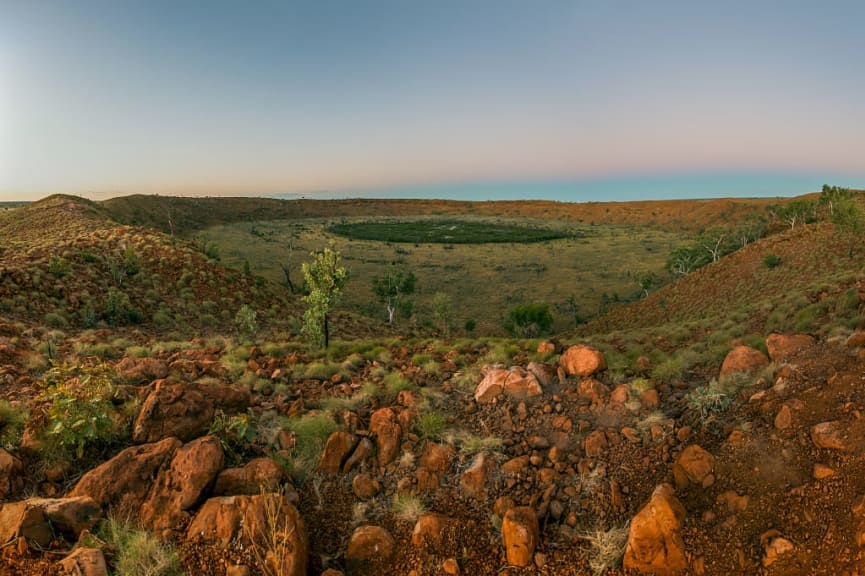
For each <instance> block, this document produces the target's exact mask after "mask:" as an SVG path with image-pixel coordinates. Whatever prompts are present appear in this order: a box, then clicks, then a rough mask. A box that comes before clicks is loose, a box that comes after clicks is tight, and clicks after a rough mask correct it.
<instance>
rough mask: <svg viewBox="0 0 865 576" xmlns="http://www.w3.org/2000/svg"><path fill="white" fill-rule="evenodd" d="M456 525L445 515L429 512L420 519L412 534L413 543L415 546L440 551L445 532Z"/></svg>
mask: <svg viewBox="0 0 865 576" xmlns="http://www.w3.org/2000/svg"><path fill="white" fill-rule="evenodd" d="M453 524H454V519H453V518H451V517H450V516H445V515H444V514H438V513H436V512H427V513H426V514H423V515H421V517H420V518H418V520H417V523H416V524H415V525H414V530H413V531H412V533H411V543H412V544H414V545H415V546H430V547H432V548H433V549H434V550H440V549H441V548H442V543H443V541H444V537H445V531H446V530H447V529H448V528H450V527H451V526H452V525H453Z"/></svg>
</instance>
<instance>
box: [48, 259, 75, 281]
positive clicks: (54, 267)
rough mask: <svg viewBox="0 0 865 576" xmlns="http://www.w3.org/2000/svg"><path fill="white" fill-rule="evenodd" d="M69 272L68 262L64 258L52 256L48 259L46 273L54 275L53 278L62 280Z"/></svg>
mask: <svg viewBox="0 0 865 576" xmlns="http://www.w3.org/2000/svg"><path fill="white" fill-rule="evenodd" d="M70 270H71V268H70V266H69V262H67V261H66V259H65V258H61V257H60V256H57V255H52V256H51V257H50V258H49V259H48V272H50V273H51V274H52V275H54V277H55V278H63V277H64V276H66V275H67V274H69V271H70Z"/></svg>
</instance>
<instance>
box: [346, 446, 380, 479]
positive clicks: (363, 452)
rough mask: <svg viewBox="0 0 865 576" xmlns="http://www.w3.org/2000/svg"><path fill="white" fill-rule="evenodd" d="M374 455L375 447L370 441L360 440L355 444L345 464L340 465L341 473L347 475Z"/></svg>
mask: <svg viewBox="0 0 865 576" xmlns="http://www.w3.org/2000/svg"><path fill="white" fill-rule="evenodd" d="M374 455H375V445H374V444H373V443H372V441H371V440H370V439H369V438H361V439H360V442H358V443H357V447H356V448H355V449H354V452H352V453H351V456H349V457H348V459H347V460H346V461H345V464H343V465H342V473H343V474H348V473H349V472H351V471H352V469H354V467H355V466H358V465H360V464H361V463H362V462H364V461H366V460H368V459H370V458H372V457H373V456H374Z"/></svg>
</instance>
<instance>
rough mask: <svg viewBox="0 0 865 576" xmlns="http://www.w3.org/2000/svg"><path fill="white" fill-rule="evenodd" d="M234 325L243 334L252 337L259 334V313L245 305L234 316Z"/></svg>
mask: <svg viewBox="0 0 865 576" xmlns="http://www.w3.org/2000/svg"><path fill="white" fill-rule="evenodd" d="M234 325H235V326H237V330H238V331H239V332H240V333H241V334H243V335H245V336H248V337H252V336H254V335H255V333H256V332H258V313H257V312H256V311H255V310H253V309H252V308H250V307H249V305H247V304H244V305H243V306H241V307H240V309H239V310H238V311H237V314H235V315H234Z"/></svg>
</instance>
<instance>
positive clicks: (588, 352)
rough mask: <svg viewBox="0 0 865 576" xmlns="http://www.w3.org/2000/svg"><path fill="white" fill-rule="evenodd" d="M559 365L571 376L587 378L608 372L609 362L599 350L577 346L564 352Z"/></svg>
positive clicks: (581, 345) (582, 345) (583, 345)
mask: <svg viewBox="0 0 865 576" xmlns="http://www.w3.org/2000/svg"><path fill="white" fill-rule="evenodd" d="M559 365H560V366H561V367H562V368H563V369H564V371H565V373H567V374H568V375H570V376H579V377H586V376H591V375H592V374H595V373H597V372H602V371H604V370H606V369H607V360H606V358H604V353H603V352H601V351H600V350H598V349H597V348H594V347H592V346H587V345H585V344H577V345H575V346H571V347H570V348H568V349H567V350H565V351H564V353H563V354H562V356H561V357H560V358H559Z"/></svg>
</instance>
